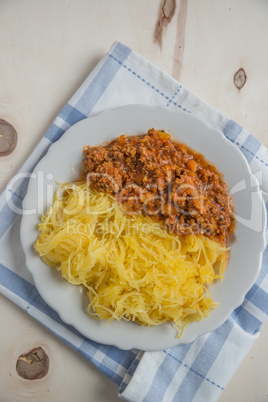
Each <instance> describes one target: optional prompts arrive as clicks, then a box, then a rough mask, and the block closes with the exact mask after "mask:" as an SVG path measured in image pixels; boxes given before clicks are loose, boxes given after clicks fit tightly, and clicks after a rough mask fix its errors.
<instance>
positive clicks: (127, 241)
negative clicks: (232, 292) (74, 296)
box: [35, 182, 228, 335]
mask: <svg viewBox="0 0 268 402" xmlns="http://www.w3.org/2000/svg"><path fill="white" fill-rule="evenodd" d="M39 230H40V234H39V238H38V240H37V242H36V243H35V249H36V251H37V252H38V253H39V254H40V256H41V257H42V258H43V260H44V262H45V263H46V264H47V265H50V266H53V267H57V269H58V270H59V271H60V272H61V275H62V276H63V277H64V278H66V279H67V280H68V281H69V282H70V283H73V284H76V285H80V284H82V285H83V286H84V287H85V289H86V291H87V294H88V297H89V307H88V312H89V315H90V316H91V317H94V318H97V319H100V320H103V319H108V320H109V321H108V322H110V321H111V320H113V319H116V320H120V319H125V320H132V321H135V322H137V323H139V324H141V325H147V326H151V325H159V324H163V323H166V322H171V323H172V325H173V326H174V328H176V330H177V331H178V334H179V335H181V334H182V331H183V329H184V327H185V326H186V325H187V324H188V323H189V322H192V321H200V320H202V319H203V318H204V317H206V316H208V315H209V314H210V311H211V309H214V308H216V307H217V304H216V303H215V302H214V301H213V300H212V299H211V297H210V295H209V293H208V291H207V288H206V286H207V284H208V283H211V282H213V281H214V280H215V279H217V278H221V277H222V276H223V273H224V271H225V269H226V267H227V263H228V249H227V248H225V247H223V246H222V245H220V244H219V243H217V242H215V241H214V240H211V239H209V238H206V237H204V236H197V235H189V236H181V237H179V236H175V235H172V234H170V233H168V232H167V231H166V230H165V227H164V225H162V224H159V223H156V222H155V221H153V220H152V219H151V218H150V217H148V216H144V215H141V214H137V215H135V216H134V217H133V216H131V217H129V216H126V215H125V214H124V213H123V211H122V209H121V206H120V205H119V204H118V203H117V202H116V200H115V199H114V198H113V197H112V196H110V195H107V194H104V193H99V192H98V191H97V190H94V189H89V188H88V186H87V184H86V183H85V182H77V183H72V184H68V185H60V186H59V188H58V190H57V192H56V194H55V197H54V202H53V205H52V207H51V208H50V209H49V210H48V212H47V214H46V215H44V216H42V219H41V222H40V224H39Z"/></svg>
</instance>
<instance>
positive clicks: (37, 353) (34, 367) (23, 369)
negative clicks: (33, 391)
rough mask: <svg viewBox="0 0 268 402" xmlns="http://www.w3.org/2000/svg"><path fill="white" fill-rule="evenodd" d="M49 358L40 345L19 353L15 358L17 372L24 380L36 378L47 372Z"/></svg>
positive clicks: (43, 375)
mask: <svg viewBox="0 0 268 402" xmlns="http://www.w3.org/2000/svg"><path fill="white" fill-rule="evenodd" d="M48 368H49V358H48V355H47V354H46V352H45V351H44V349H42V348H41V346H39V347H37V348H34V349H32V350H30V351H29V352H27V353H25V354H23V355H20V356H19V358H18V360H17V365H16V369H17V373H18V375H19V376H20V377H22V378H25V379H26V380H38V379H40V378H43V377H45V375H47V373H48Z"/></svg>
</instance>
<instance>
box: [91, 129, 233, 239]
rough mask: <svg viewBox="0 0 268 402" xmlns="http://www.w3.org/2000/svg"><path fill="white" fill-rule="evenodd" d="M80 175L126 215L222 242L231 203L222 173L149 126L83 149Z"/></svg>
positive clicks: (229, 225)
mask: <svg viewBox="0 0 268 402" xmlns="http://www.w3.org/2000/svg"><path fill="white" fill-rule="evenodd" d="M84 173H85V174H86V175H87V178H88V180H89V182H90V185H93V186H94V187H95V188H97V190H99V191H102V192H105V193H109V194H111V195H113V196H115V198H116V199H117V201H118V202H119V203H120V204H122V206H123V208H124V210H125V212H126V213H128V214H134V213H136V212H143V213H144V214H147V215H150V216H151V217H152V218H154V219H155V220H157V221H163V222H164V224H165V226H166V229H167V230H168V231H169V232H170V233H174V234H177V235H187V234H197V235H198V234H203V235H205V236H207V237H209V238H212V239H213V240H216V241H218V242H219V243H221V244H223V245H226V243H227V238H228V233H230V232H233V231H234V218H233V204H232V199H231V197H230V195H229V190H228V187H227V185H226V184H225V183H224V181H223V180H222V175H221V174H220V173H219V172H218V171H217V170H216V168H215V167H214V166H213V165H211V164H210V163H209V162H208V161H207V160H206V159H205V158H204V157H203V156H202V155H201V154H199V153H197V152H195V151H193V150H192V149H190V148H188V147H186V146H185V145H184V144H182V143H176V142H174V141H172V140H171V138H170V135H169V134H167V133H165V132H164V131H158V130H155V129H151V130H149V131H148V133H147V134H145V135H141V136H134V137H127V136H125V135H121V136H120V137H118V138H117V139H116V140H114V141H112V142H111V143H109V144H107V145H104V146H95V147H90V146H86V147H85V148H84Z"/></svg>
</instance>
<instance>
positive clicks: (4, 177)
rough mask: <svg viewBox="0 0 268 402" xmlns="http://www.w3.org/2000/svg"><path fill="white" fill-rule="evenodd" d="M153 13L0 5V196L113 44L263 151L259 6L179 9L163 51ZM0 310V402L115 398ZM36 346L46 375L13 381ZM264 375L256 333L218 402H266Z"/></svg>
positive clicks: (267, 341) (267, 82)
mask: <svg viewBox="0 0 268 402" xmlns="http://www.w3.org/2000/svg"><path fill="white" fill-rule="evenodd" d="M160 3H161V0H56V1H55V0H24V1H21V0H13V1H10V0H1V2H0V77H1V81H0V119H4V120H6V121H8V122H9V123H11V124H12V125H13V126H14V127H15V129H16V130H17V133H18V143H17V146H16V148H15V150H14V151H13V152H12V153H11V154H10V155H8V156H3V157H0V191H2V190H3V189H4V187H5V185H6V184H7V182H8V180H9V179H10V178H11V177H12V176H13V175H14V174H15V173H16V171H17V170H18V169H19V167H20V166H21V164H22V163H23V161H24V160H25V159H26V158H27V156H28V155H29V154H30V153H31V151H32V150H33V148H34V147H35V145H36V144H37V143H38V141H39V140H40V138H41V137H42V136H43V134H44V133H45V132H46V130H47V128H48V127H49V126H50V124H51V123H52V121H53V120H54V118H55V116H56V115H57V113H58V111H59V110H60V109H61V108H62V107H63V106H64V104H65V103H66V102H67V101H68V99H69V98H70V97H71V95H72V94H73V93H74V92H75V91H76V89H77V88H78V86H79V85H80V84H81V83H82V82H83V80H84V79H85V78H86V76H87V75H88V74H89V72H90V71H91V70H92V68H93V67H94V66H95V65H96V64H97V62H98V61H99V60H100V58H101V57H102V56H103V55H104V54H105V53H106V52H107V51H108V49H109V47H110V46H111V44H112V42H113V41H114V40H119V41H121V42H123V43H124V44H126V45H128V46H130V47H131V48H132V49H134V50H136V51H137V52H139V53H140V54H141V55H143V56H144V57H146V58H147V59H149V60H150V61H152V62H153V63H154V64H156V65H157V66H158V67H160V68H161V69H163V70H164V71H165V72H167V73H168V74H170V75H173V76H174V78H176V79H178V80H180V81H181V83H182V84H183V85H185V86H186V87H188V88H189V89H190V90H192V91H193V92H194V93H196V94H197V95H199V96H200V97H201V98H203V99H204V100H206V101H207V102H208V103H210V104H211V105H213V106H214V107H215V108H217V109H219V110H220V111H221V112H222V113H224V114H226V115H227V116H228V117H230V118H232V119H233V120H235V121H237V122H238V123H240V124H241V125H242V126H244V127H245V128H246V129H248V130H249V131H250V132H251V133H253V134H254V135H255V136H256V137H258V138H259V139H260V140H261V141H262V142H263V143H264V144H265V145H267V146H268V134H267V127H268V113H267V109H268V52H267V49H268V24H267V16H268V2H267V0H255V1H252V0H229V1H227V0H226V1H221V2H220V1H213V0H202V1H200V0H188V1H187V0H181V1H179V0H177V2H176V3H177V7H176V10H175V14H174V16H173V18H171V21H170V22H169V23H168V24H167V26H164V27H163V32H162V48H161V49H160V46H159V44H157V43H156V42H155V41H154V38H155V26H156V21H157V19H158V16H159V12H160ZM170 3H172V2H170ZM168 4H169V2H167V3H166V6H165V13H166V17H168V16H169V13H170V9H169V7H168ZM167 20H169V19H168V18H166V19H165V21H167ZM165 21H164V22H165ZM167 22H168V21H167ZM158 39H159V32H158ZM240 68H243V69H244V71H245V74H246V77H247V79H246V83H245V85H244V86H243V87H242V88H241V89H239V88H237V87H236V86H235V85H234V74H235V73H236V72H237V71H238V70H239V69H240ZM238 84H239V83H238ZM0 301H1V303H0V317H1V331H0V361H1V365H0V401H1V402H2V401H3V402H13V401H16V402H21V401H26V400H27V401H28V399H29V397H30V396H31V397H33V400H34V401H49V400H51V401H58V402H61V401H63V400H64V401H65V402H69V401H70V402H72V401H74V400H75V401H88V402H91V401H92V402H95V401H103V402H106V401H107V402H108V401H109V402H111V401H117V400H119V399H118V397H117V387H116V386H115V385H114V384H113V383H112V382H111V381H110V380H108V379H107V378H106V377H105V376H104V375H102V374H101V373H100V372H98V371H97V370H96V369H95V368H94V367H93V366H91V364H90V363H89V362H87V361H86V360H85V359H84V358H83V357H81V356H80V355H78V354H77V353H75V352H74V351H73V350H71V349H70V348H68V347H67V346H66V345H64V344H63V343H62V342H61V341H59V340H58V339H57V338H56V337H55V336H54V335H52V334H51V333H50V332H49V331H48V330H47V329H45V328H44V327H42V326H41V325H39V324H38V323H37V322H35V321H34V320H33V319H32V318H30V317H29V316H28V315H27V314H26V313H25V312H23V311H21V310H20V309H19V308H18V307H16V306H15V305H13V304H12V303H11V302H10V301H8V300H6V299H5V298H4V297H0ZM35 346H42V347H43V348H44V349H45V350H46V352H47V354H48V356H49V359H50V368H49V371H48V374H47V375H46V376H45V377H44V378H43V379H40V380H34V381H30V380H25V379H22V378H21V377H20V376H18V374H17V372H16V361H17V358H18V356H19V355H20V354H21V353H24V352H27V351H28V350H30V349H32V348H33V347H35ZM267 372H268V324H267V323H266V324H265V325H264V326H263V330H262V333H261V335H260V337H259V339H258V340H257V341H256V343H255V345H254V346H253V348H252V349H251V351H250V352H249V354H248V356H247V357H246V359H245V360H244V362H243V364H242V365H241V366H240V368H239V369H238V371H237V372H236V374H235V375H234V376H233V378H232V380H231V381H230V383H229V385H228V386H227V388H226V390H225V391H224V392H223V394H222V396H221V398H220V401H221V402H226V401H228V402H236V401H243V402H252V401H261V402H263V401H268V381H267Z"/></svg>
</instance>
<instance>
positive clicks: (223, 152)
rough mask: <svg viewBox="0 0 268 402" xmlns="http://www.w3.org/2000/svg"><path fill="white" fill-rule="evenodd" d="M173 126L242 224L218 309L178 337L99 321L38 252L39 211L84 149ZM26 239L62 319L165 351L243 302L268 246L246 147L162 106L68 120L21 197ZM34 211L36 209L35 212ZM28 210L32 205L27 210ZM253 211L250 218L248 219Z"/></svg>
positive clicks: (41, 285) (159, 329)
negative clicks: (215, 177) (229, 193)
mask: <svg viewBox="0 0 268 402" xmlns="http://www.w3.org/2000/svg"><path fill="white" fill-rule="evenodd" d="M152 127H153V128H155V129H163V130H165V131H170V132H171V133H172V135H173V137H174V138H175V137H178V138H179V140H181V141H182V142H185V143H186V144H187V145H189V146H190V147H192V148H194V149H195V150H196V151H198V152H201V153H202V154H203V155H204V156H205V157H206V158H207V159H208V160H210V161H211V162H212V163H213V164H214V165H215V166H216V167H217V168H218V169H219V171H220V172H222V173H223V174H224V177H225V181H226V182H227V184H228V185H229V187H230V189H232V190H233V192H234V194H233V200H234V207H235V212H236V214H237V219H238V221H237V225H236V231H235V239H234V241H233V242H232V245H231V253H230V262H229V265H228V268H227V271H226V275H225V279H224V280H223V281H222V282H220V281H218V282H217V283H215V284H214V285H212V286H210V291H211V295H212V297H213V299H214V300H215V301H219V303H220V306H219V307H218V309H216V310H213V311H212V312H211V315H210V317H208V318H206V319H204V320H203V321H202V322H200V323H192V324H190V325H189V326H188V327H187V328H186V331H185V333H184V335H183V337H182V338H181V339H177V338H176V332H175V330H174V329H173V328H172V326H171V325H170V324H165V325H161V326H156V327H151V328H147V327H142V326H140V325H137V324H135V323H132V322H125V321H120V322H112V323H111V324H109V325H108V326H106V322H102V321H96V320H94V319H92V318H90V317H89V316H88V315H87V313H86V305H87V300H85V298H84V296H83V294H82V291H81V289H80V287H77V286H73V285H71V284H69V283H67V281H66V280H64V279H62V278H61V277H60V274H59V273H58V272H57V271H56V270H55V269H51V268H48V267H47V266H46V265H45V264H44V263H43V262H42V261H41V259H40V258H39V256H38V255H37V254H36V253H35V252H34V249H33V244H34V243H35V241H36V240H37V237H38V230H37V224H38V222H39V219H40V215H41V214H42V213H43V212H45V210H46V208H47V207H48V206H50V205H51V203H52V198H53V194H54V192H55V190H56V187H57V184H56V182H55V181H56V180H57V181H58V182H70V181H74V180H76V179H77V178H78V177H79V173H80V172H81V167H82V157H83V152H82V149H83V147H84V146H85V145H88V144H90V145H96V144H100V143H102V142H104V141H110V140H112V139H114V138H116V137H118V136H119V135H121V134H127V135H137V134H142V133H145V132H147V130H148V129H150V128H152ZM23 209H24V216H23V219H22V224H21V242H22V246H23V250H24V253H25V256H26V264H27V267H28V269H29V270H30V272H31V273H32V275H33V278H34V281H35V285H36V287H37V289H38V291H39V293H40V294H41V296H42V297H43V299H44V300H45V301H46V302H47V303H48V304H49V305H50V306H51V307H52V308H54V309H55V310H56V311H57V312H58V313H59V315H60V316H61V318H62V320H63V321H65V322H66V323H68V324H71V325H73V326H74V327H75V328H76V329H77V330H78V331H80V332H81V333H82V334H84V335H85V336H87V337H88V338H90V339H92V340H94V341H96V342H100V343H103V344H110V345H114V346H117V347H119V348H121V349H131V348H138V349H142V350H163V349H166V348H168V347H171V346H175V345H178V344H180V343H189V342H192V341H193V340H194V339H195V338H196V337H198V336H200V335H202V334H205V333H207V332H210V331H212V330H214V329H216V328H217V327H219V326H220V325H221V324H222V323H223V322H224V321H225V320H226V319H227V318H228V317H229V316H230V314H231V313H232V311H233V310H234V309H235V308H236V307H238V306H239V305H240V304H241V303H242V302H243V299H244V297H245V294H246V293H247V291H248V290H249V289H250V287H251V286H252V285H253V284H254V282H255V280H256V279H257V275H258V271H259V269H260V265H261V260H262V252H263V250H264V247H265V238H264V233H265V222H266V211H265V208H264V203H263V200H262V197H261V193H260V190H259V185H258V182H257V180H256V178H255V177H254V176H252V175H251V172H250V168H249V165H248V163H247V161H246V159H245V158H244V156H243V154H242V153H241V152H240V151H239V150H238V149H237V148H236V147H235V146H234V145H233V144H232V143H231V142H230V141H228V140H227V139H226V138H225V137H224V135H223V134H222V133H221V132H220V131H218V130H215V129H213V128H211V127H209V126H208V125H207V124H205V123H204V122H203V121H201V120H199V119H197V118H195V117H193V116H192V115H190V114H188V113H185V112H180V111H176V112H173V111H170V110H169V109H167V108H162V107H148V106H144V105H129V106H125V107H121V108H118V109H115V110H111V111H105V112H103V113H100V114H98V115H96V116H93V117H90V118H88V119H85V120H82V121H80V122H79V123H77V124H75V125H74V126H73V127H71V128H70V129H69V130H68V131H67V132H66V133H65V134H64V135H63V136H62V138H61V139H60V140H59V141H57V142H56V143H55V144H53V145H52V146H51V147H50V149H49V151H48V153H47V155H46V156H45V157H44V158H43V159H42V160H41V162H40V163H39V164H38V165H37V166H36V168H35V171H34V173H33V176H32V178H31V180H30V183H29V187H28V192H27V195H26V197H25V199H24V202H23ZM34 210H35V211H37V212H36V213H34ZM29 211H30V212H29ZM251 218H252V219H251Z"/></svg>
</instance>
